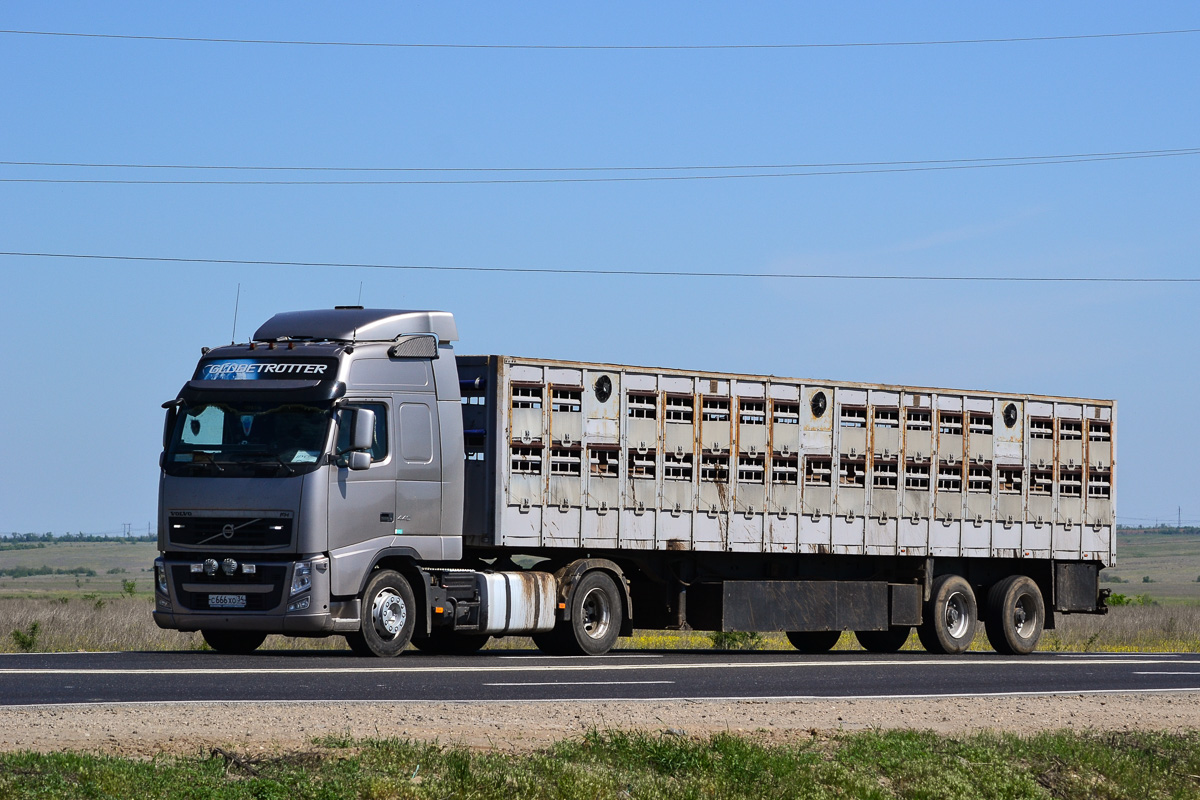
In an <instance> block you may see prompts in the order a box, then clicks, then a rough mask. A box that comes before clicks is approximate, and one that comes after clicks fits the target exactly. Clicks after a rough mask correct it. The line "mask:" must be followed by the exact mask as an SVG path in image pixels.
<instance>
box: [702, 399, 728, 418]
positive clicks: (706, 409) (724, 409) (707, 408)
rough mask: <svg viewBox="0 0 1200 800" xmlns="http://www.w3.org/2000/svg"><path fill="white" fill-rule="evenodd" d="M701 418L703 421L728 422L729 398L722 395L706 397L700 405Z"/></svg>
mask: <svg viewBox="0 0 1200 800" xmlns="http://www.w3.org/2000/svg"><path fill="white" fill-rule="evenodd" d="M702 409H703V410H702V415H701V417H700V418H701V420H703V421H704V422H729V400H728V399H726V398H723V397H706V398H704V404H703V406H702Z"/></svg>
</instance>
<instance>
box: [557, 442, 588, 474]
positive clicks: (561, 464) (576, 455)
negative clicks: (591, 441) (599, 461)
mask: <svg viewBox="0 0 1200 800" xmlns="http://www.w3.org/2000/svg"><path fill="white" fill-rule="evenodd" d="M550 474H551V475H572V476H574V475H581V474H582V458H581V452H580V450H579V448H577V447H553V448H551V449H550Z"/></svg>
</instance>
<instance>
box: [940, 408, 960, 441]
mask: <svg viewBox="0 0 1200 800" xmlns="http://www.w3.org/2000/svg"><path fill="white" fill-rule="evenodd" d="M938 433H944V434H947V435H949V436H962V414H960V413H959V412H957V411H954V412H950V411H939V412H938Z"/></svg>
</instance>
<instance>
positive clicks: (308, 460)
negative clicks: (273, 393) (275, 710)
mask: <svg viewBox="0 0 1200 800" xmlns="http://www.w3.org/2000/svg"><path fill="white" fill-rule="evenodd" d="M330 412H331V407H330V404H324V405H319V404H318V405H306V404H296V403H251V402H245V401H236V400H230V401H221V402H211V403H204V404H197V405H183V406H181V407H180V408H179V411H178V415H177V418H176V420H175V430H174V433H173V434H172V436H171V440H170V443H169V444H168V446H167V457H166V463H165V464H164V469H165V470H166V472H167V474H168V475H179V476H205V477H215V478H230V477H236V478H246V477H289V476H292V475H299V474H302V473H305V472H311V471H313V470H314V469H316V468H317V467H318V466H319V465H320V464H321V462H322V461H323V460H324V459H323V456H324V454H325V453H326V452H327V450H326V445H327V443H328V439H329V422H330V419H331V418H332V415H331V413H330Z"/></svg>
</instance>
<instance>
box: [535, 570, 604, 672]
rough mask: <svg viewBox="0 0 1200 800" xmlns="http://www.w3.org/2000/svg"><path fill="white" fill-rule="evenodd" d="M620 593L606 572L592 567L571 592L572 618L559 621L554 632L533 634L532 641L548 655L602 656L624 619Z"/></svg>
mask: <svg viewBox="0 0 1200 800" xmlns="http://www.w3.org/2000/svg"><path fill="white" fill-rule="evenodd" d="M623 618H624V612H623V606H622V600H621V594H620V592H618V590H617V584H616V583H614V582H613V579H612V578H611V577H610V576H609V574H608V573H607V572H601V571H600V570H592V571H591V572H588V573H586V574H585V575H584V576H583V577H582V578H580V580H579V583H577V584H575V588H574V590H573V591H572V592H571V620H570V622H565V621H562V620H560V621H559V623H558V624H557V625H556V626H554V630H553V631H549V632H547V633H538V634H534V636H533V642H534V644H536V645H537V646H538V649H539V650H541V651H542V652H543V653H546V654H547V655H555V656H599V655H603V654H604V653H607V652H608V651H609V650H611V649H612V648H613V645H614V644H616V643H617V636H619V635H620V633H621V623H622V622H623V621H624V619H623Z"/></svg>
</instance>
